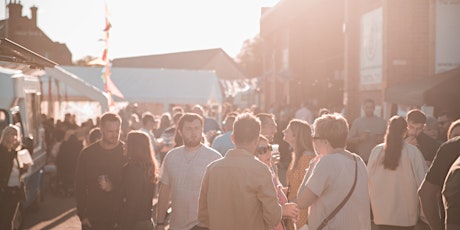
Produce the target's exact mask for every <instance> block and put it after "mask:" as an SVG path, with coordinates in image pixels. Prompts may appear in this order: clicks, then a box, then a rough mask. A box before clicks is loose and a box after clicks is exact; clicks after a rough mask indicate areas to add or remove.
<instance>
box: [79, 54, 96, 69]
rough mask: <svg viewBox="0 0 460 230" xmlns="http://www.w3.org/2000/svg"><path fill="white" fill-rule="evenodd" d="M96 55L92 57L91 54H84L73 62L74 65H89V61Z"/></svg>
mask: <svg viewBox="0 0 460 230" xmlns="http://www.w3.org/2000/svg"><path fill="white" fill-rule="evenodd" d="M96 58H97V57H93V56H91V55H86V56H84V57H83V58H81V59H78V60H76V61H75V62H74V65H77V66H90V64H89V62H90V61H92V60H94V59H96Z"/></svg>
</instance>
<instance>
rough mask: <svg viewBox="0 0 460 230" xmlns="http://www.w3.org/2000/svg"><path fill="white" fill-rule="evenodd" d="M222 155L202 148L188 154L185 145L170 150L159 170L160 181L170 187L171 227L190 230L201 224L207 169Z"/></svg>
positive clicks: (203, 146) (176, 229)
mask: <svg viewBox="0 0 460 230" xmlns="http://www.w3.org/2000/svg"><path fill="white" fill-rule="evenodd" d="M221 157H222V156H221V155H220V154H219V153H218V152H217V151H216V150H214V149H211V148H209V147H207V146H205V145H202V146H201V147H200V148H199V149H198V150H196V151H193V152H186V151H185V147H184V146H180V147H177V148H174V149H172V150H171V151H169V152H168V153H167V154H166V156H165V158H164V161H163V164H162V165H161V167H160V174H159V176H160V181H161V183H163V184H167V185H169V186H170V188H171V201H172V204H171V206H172V210H173V212H172V214H171V221H170V228H171V229H174V230H182V229H184V230H185V229H186V230H189V229H191V228H192V227H193V226H195V225H197V224H198V198H199V195H200V190H201V181H202V180H203V176H204V173H205V172H206V167H207V166H208V165H209V164H210V163H211V162H213V161H215V160H217V159H220V158H221Z"/></svg>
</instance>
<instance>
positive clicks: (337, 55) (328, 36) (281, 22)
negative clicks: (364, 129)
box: [260, 0, 460, 120]
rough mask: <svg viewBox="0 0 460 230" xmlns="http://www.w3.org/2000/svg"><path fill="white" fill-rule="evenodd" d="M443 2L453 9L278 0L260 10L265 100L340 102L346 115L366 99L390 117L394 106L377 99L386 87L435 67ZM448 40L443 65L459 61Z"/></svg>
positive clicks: (427, 4)
mask: <svg viewBox="0 0 460 230" xmlns="http://www.w3.org/2000/svg"><path fill="white" fill-rule="evenodd" d="M442 7H447V8H450V9H453V8H454V10H455V12H457V11H458V9H460V8H459V7H460V1H448V0H429V1H418V0H405V1H376V0H371V1H364V0H341V1H337V0H323V1H317V0H281V1H280V2H279V3H278V4H277V5H275V6H274V7H272V8H268V9H263V10H262V17H261V21H260V34H261V37H262V39H263V40H264V49H265V50H264V54H263V56H264V73H265V74H264V75H265V80H264V82H265V84H264V85H265V88H264V95H265V98H264V99H265V106H267V107H268V106H270V105H271V104H273V103H288V104H290V105H293V106H298V105H299V104H300V103H301V102H303V101H306V100H309V101H311V102H313V104H314V105H316V108H318V107H328V108H332V109H334V110H335V111H341V110H342V105H345V115H346V116H347V118H349V119H351V120H353V119H354V118H356V117H358V116H359V114H360V105H361V102H362V101H363V100H364V99H366V98H372V99H374V100H375V101H376V104H377V106H378V111H380V113H381V115H382V116H385V117H389V116H390V114H394V113H395V106H394V105H392V104H389V103H385V102H384V95H385V90H386V89H387V88H388V87H391V86H394V85H397V84H400V83H403V82H408V81H413V80H417V79H425V78H429V77H432V76H434V75H435V74H436V73H439V72H440V71H441V72H442V70H439V68H438V63H439V62H440V61H439V60H440V58H439V55H438V53H439V50H437V47H439V45H440V41H441V40H442V39H439V30H438V29H437V25H439V24H436V23H439V21H440V19H439V15H440V13H439V10H440V9H441V8H442ZM454 17H457V16H454ZM450 20H451V19H450ZM451 24H453V23H451ZM457 27H458V25H457ZM455 33H456V32H455ZM451 35H453V37H458V38H459V39H460V33H459V34H448V35H447V36H444V37H449V36H451ZM457 43H458V42H457ZM453 46H454V47H450V48H451V51H443V52H444V53H449V52H450V54H449V55H450V56H449V55H447V56H449V57H450V58H451V59H455V60H453V61H452V62H451V63H450V65H451V66H450V67H449V69H452V68H455V67H456V66H459V65H460V58H457V56H458V55H456V54H455V55H451V54H452V53H459V54H460V48H459V46H458V45H456V44H454V45H453ZM459 57H460V56H459ZM457 59H458V60H457ZM446 70H447V69H446ZM459 77H460V76H459Z"/></svg>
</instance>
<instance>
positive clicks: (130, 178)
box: [122, 162, 155, 229]
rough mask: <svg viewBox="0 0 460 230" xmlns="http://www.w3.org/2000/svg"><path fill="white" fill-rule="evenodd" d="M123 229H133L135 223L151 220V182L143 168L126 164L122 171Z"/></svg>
mask: <svg viewBox="0 0 460 230" xmlns="http://www.w3.org/2000/svg"><path fill="white" fill-rule="evenodd" d="M123 188H124V193H123V194H124V198H125V199H124V200H125V203H124V206H123V212H122V213H123V216H122V218H123V222H122V225H123V228H124V229H134V227H135V226H136V222H138V221H145V220H150V219H151V218H152V210H153V205H152V200H153V194H154V190H155V184H154V182H153V181H149V180H147V178H146V169H145V166H143V165H141V164H135V163H134V164H133V163H131V162H130V163H128V164H127V165H126V166H125V167H124V169H123Z"/></svg>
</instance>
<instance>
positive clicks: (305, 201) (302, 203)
mask: <svg viewBox="0 0 460 230" xmlns="http://www.w3.org/2000/svg"><path fill="white" fill-rule="evenodd" d="M317 198H318V196H317V195H316V194H314V193H313V192H312V191H311V190H310V189H309V188H308V187H307V186H301V187H300V189H299V192H298V193H297V205H298V207H299V208H300V209H306V208H308V207H310V205H311V204H312V203H313V201H315V200H316V199H317Z"/></svg>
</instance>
